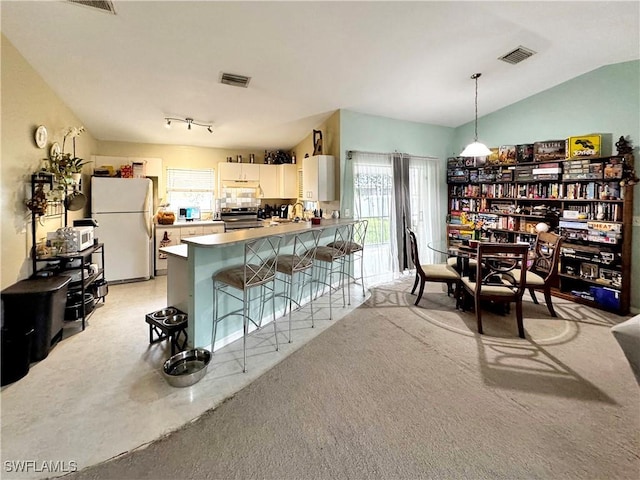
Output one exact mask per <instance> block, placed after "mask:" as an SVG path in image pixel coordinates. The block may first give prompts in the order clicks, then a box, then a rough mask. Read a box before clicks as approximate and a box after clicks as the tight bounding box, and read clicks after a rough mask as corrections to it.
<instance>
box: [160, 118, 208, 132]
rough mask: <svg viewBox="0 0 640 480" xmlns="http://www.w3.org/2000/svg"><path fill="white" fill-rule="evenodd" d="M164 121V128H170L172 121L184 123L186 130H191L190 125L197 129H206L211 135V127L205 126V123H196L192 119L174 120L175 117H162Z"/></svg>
mask: <svg viewBox="0 0 640 480" xmlns="http://www.w3.org/2000/svg"><path fill="white" fill-rule="evenodd" d="M164 120H165V122H166V123H165V125H164V126H165V127H167V128H171V122H172V121H176V122H182V123H186V124H187V130H191V125H197V126H199V127H205V128H206V129H207V131H208V132H209V133H213V128H212V127H213V126H212V125H207V124H206V123H198V122H196V121H194V120H193V118H189V117H187V118H175V117H164Z"/></svg>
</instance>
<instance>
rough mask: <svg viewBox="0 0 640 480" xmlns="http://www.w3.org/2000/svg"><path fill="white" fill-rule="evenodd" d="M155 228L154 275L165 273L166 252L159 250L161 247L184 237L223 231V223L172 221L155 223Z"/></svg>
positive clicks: (175, 242) (168, 245)
mask: <svg viewBox="0 0 640 480" xmlns="http://www.w3.org/2000/svg"><path fill="white" fill-rule="evenodd" d="M155 228H156V243H155V250H154V251H155V255H154V256H155V272H156V275H166V274H167V254H166V253H164V252H161V251H160V248H161V247H170V246H171V245H180V243H181V242H182V239H184V238H190V237H199V236H201V235H211V234H214V233H224V223H222V222H216V223H213V222H210V223H199V224H193V225H185V224H184V223H174V224H173V225H156V226H155Z"/></svg>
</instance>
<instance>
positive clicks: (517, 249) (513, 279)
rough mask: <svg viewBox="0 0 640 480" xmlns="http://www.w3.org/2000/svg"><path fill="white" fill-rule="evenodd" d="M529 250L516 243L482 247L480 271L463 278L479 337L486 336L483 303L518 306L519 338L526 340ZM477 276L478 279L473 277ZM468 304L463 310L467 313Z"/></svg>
mask: <svg viewBox="0 0 640 480" xmlns="http://www.w3.org/2000/svg"><path fill="white" fill-rule="evenodd" d="M528 252H529V246H528V245H524V244H513V243H480V244H479V245H478V253H477V258H476V262H477V263H476V270H475V272H474V271H473V270H472V271H471V272H470V275H469V276H468V277H462V279H461V284H462V288H463V292H464V293H465V294H466V295H469V296H470V297H472V298H473V299H474V306H475V311H476V320H477V323H478V333H479V334H482V333H483V329H482V308H481V302H482V301H490V302H496V303H503V304H507V305H509V304H511V303H515V304H516V322H517V325H518V335H519V336H520V338H525V335H524V324H523V320H522V294H523V293H524V289H525V278H526V269H522V268H519V267H520V265H526V264H527V255H528ZM473 273H475V275H473ZM464 303H465V302H462V304H463V309H464Z"/></svg>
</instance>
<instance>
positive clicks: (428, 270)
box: [407, 228, 460, 305]
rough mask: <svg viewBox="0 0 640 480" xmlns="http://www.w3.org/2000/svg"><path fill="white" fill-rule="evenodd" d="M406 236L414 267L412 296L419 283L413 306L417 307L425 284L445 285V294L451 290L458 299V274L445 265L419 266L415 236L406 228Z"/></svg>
mask: <svg viewBox="0 0 640 480" xmlns="http://www.w3.org/2000/svg"><path fill="white" fill-rule="evenodd" d="M407 235H408V236H409V244H410V247H411V248H410V250H411V261H412V262H413V265H414V266H415V267H416V279H415V282H413V288H412V289H411V294H412V295H413V293H414V292H415V291H416V287H417V286H418V282H419V283H420V290H419V291H418V298H416V301H415V303H414V305H418V303H420V300H421V299H422V294H423V293H424V286H425V284H426V282H441V283H446V284H447V294H449V292H450V291H451V290H453V291H454V295H455V297H456V298H458V292H459V283H460V274H459V273H458V272H457V271H456V270H455V269H454V268H452V267H451V266H450V265H448V264H447V263H439V264H432V265H421V264H420V257H419V256H418V241H417V239H416V234H415V233H413V231H412V230H411V229H410V228H407ZM454 287H455V288H454Z"/></svg>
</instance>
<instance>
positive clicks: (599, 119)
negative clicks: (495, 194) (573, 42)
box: [340, 61, 640, 313]
mask: <svg viewBox="0 0 640 480" xmlns="http://www.w3.org/2000/svg"><path fill="white" fill-rule="evenodd" d="M481 94H482V92H480V95H481ZM340 113H341V118H340V132H341V134H340V136H341V141H340V147H341V159H342V161H341V174H340V178H341V190H340V191H341V192H342V198H341V205H342V209H343V210H344V208H349V207H350V206H351V205H353V187H352V185H353V178H352V176H351V169H350V163H349V161H348V160H347V159H346V158H347V157H346V152H347V151H348V150H363V151H371V152H393V151H398V152H404V153H410V154H414V155H424V156H434V157H438V158H440V159H442V160H443V162H442V169H443V170H442V172H444V169H445V162H444V159H446V158H447V157H448V156H450V155H451V152H461V151H462V149H463V148H464V147H465V146H466V145H467V144H468V143H469V142H470V141H471V140H472V139H473V122H471V123H468V124H465V125H462V126H460V127H458V128H456V129H452V128H447V127H439V126H436V125H427V124H421V123H415V122H406V121H400V120H393V119H389V118H383V117H377V116H373V115H365V114H361V113H357V112H353V111H349V110H341V112H340ZM587 133H610V134H612V140H613V143H615V142H616V141H617V139H618V138H619V137H620V136H625V137H627V136H628V138H629V139H630V140H631V142H632V144H633V145H634V147H635V148H634V154H635V157H636V159H638V158H639V157H640V155H639V148H638V147H639V146H640V61H632V62H624V63H619V64H615V65H608V66H605V67H602V68H599V69H597V70H594V71H592V72H589V73H586V74H584V75H581V76H579V77H576V78H574V79H572V80H569V81H567V82H564V83H562V84H560V85H558V86H556V87H553V88H550V89H548V90H545V91H544V92H541V93H538V94H536V95H533V96H531V97H528V98H526V99H524V100H522V101H520V102H517V103H514V104H512V105H510V106H508V107H505V108H503V109H501V110H498V111H497V112H493V113H491V114H489V115H486V116H484V117H481V118H480V119H479V121H478V137H479V140H481V141H482V142H484V143H485V144H487V145H489V146H496V147H497V146H500V145H513V144H518V143H532V142H535V141H538V140H553V139H564V138H567V137H570V136H575V135H584V134H587ZM613 151H614V152H615V146H614V147H613ZM638 161H639V162H640V160H638ZM638 165H640V163H639V164H638ZM638 171H639V173H640V168H638ZM442 178H443V180H444V178H445V177H444V173H443V176H442ZM635 190H636V191H635V195H634V212H635V215H638V216H640V191H638V187H636V189H635ZM440 196H441V203H442V205H443V206H444V207H445V208H446V185H445V183H444V181H443V182H442V190H441V192H440ZM443 215H444V214H443ZM443 219H444V216H443ZM633 257H634V262H632V278H633V279H638V278H640V228H639V227H633ZM635 259H638V260H635ZM631 290H632V291H631V306H632V310H633V311H634V312H636V313H638V312H640V280H638V281H635V282H633V283H632V285H631Z"/></svg>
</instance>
